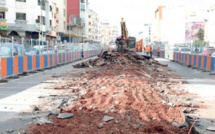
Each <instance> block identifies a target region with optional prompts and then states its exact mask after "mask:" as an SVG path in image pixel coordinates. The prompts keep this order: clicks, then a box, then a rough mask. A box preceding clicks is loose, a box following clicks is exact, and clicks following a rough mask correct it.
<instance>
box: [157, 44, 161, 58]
mask: <svg viewBox="0 0 215 134" xmlns="http://www.w3.org/2000/svg"><path fill="white" fill-rule="evenodd" d="M160 53H161V48H160V46H158V48H157V55H158V58H159V57H160Z"/></svg>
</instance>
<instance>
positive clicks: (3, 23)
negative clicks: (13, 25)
mask: <svg viewBox="0 0 215 134" xmlns="http://www.w3.org/2000/svg"><path fill="white" fill-rule="evenodd" d="M0 30H7V23H5V22H1V23H0Z"/></svg>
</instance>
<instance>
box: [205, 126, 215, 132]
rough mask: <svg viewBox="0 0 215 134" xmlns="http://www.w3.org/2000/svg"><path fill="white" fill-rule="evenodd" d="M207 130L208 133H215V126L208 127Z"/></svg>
mask: <svg viewBox="0 0 215 134" xmlns="http://www.w3.org/2000/svg"><path fill="white" fill-rule="evenodd" d="M207 130H208V131H212V132H215V127H214V126H213V127H208V128H207Z"/></svg>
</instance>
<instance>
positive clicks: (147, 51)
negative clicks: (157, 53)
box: [146, 45, 150, 56]
mask: <svg viewBox="0 0 215 134" xmlns="http://www.w3.org/2000/svg"><path fill="white" fill-rule="evenodd" d="M149 53H150V48H149V45H146V55H147V56H149Z"/></svg>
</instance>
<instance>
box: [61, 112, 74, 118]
mask: <svg viewBox="0 0 215 134" xmlns="http://www.w3.org/2000/svg"><path fill="white" fill-rule="evenodd" d="M73 116H74V115H73V114H72V113H61V114H59V115H58V116H57V118H58V119H69V118H72V117H73Z"/></svg>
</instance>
